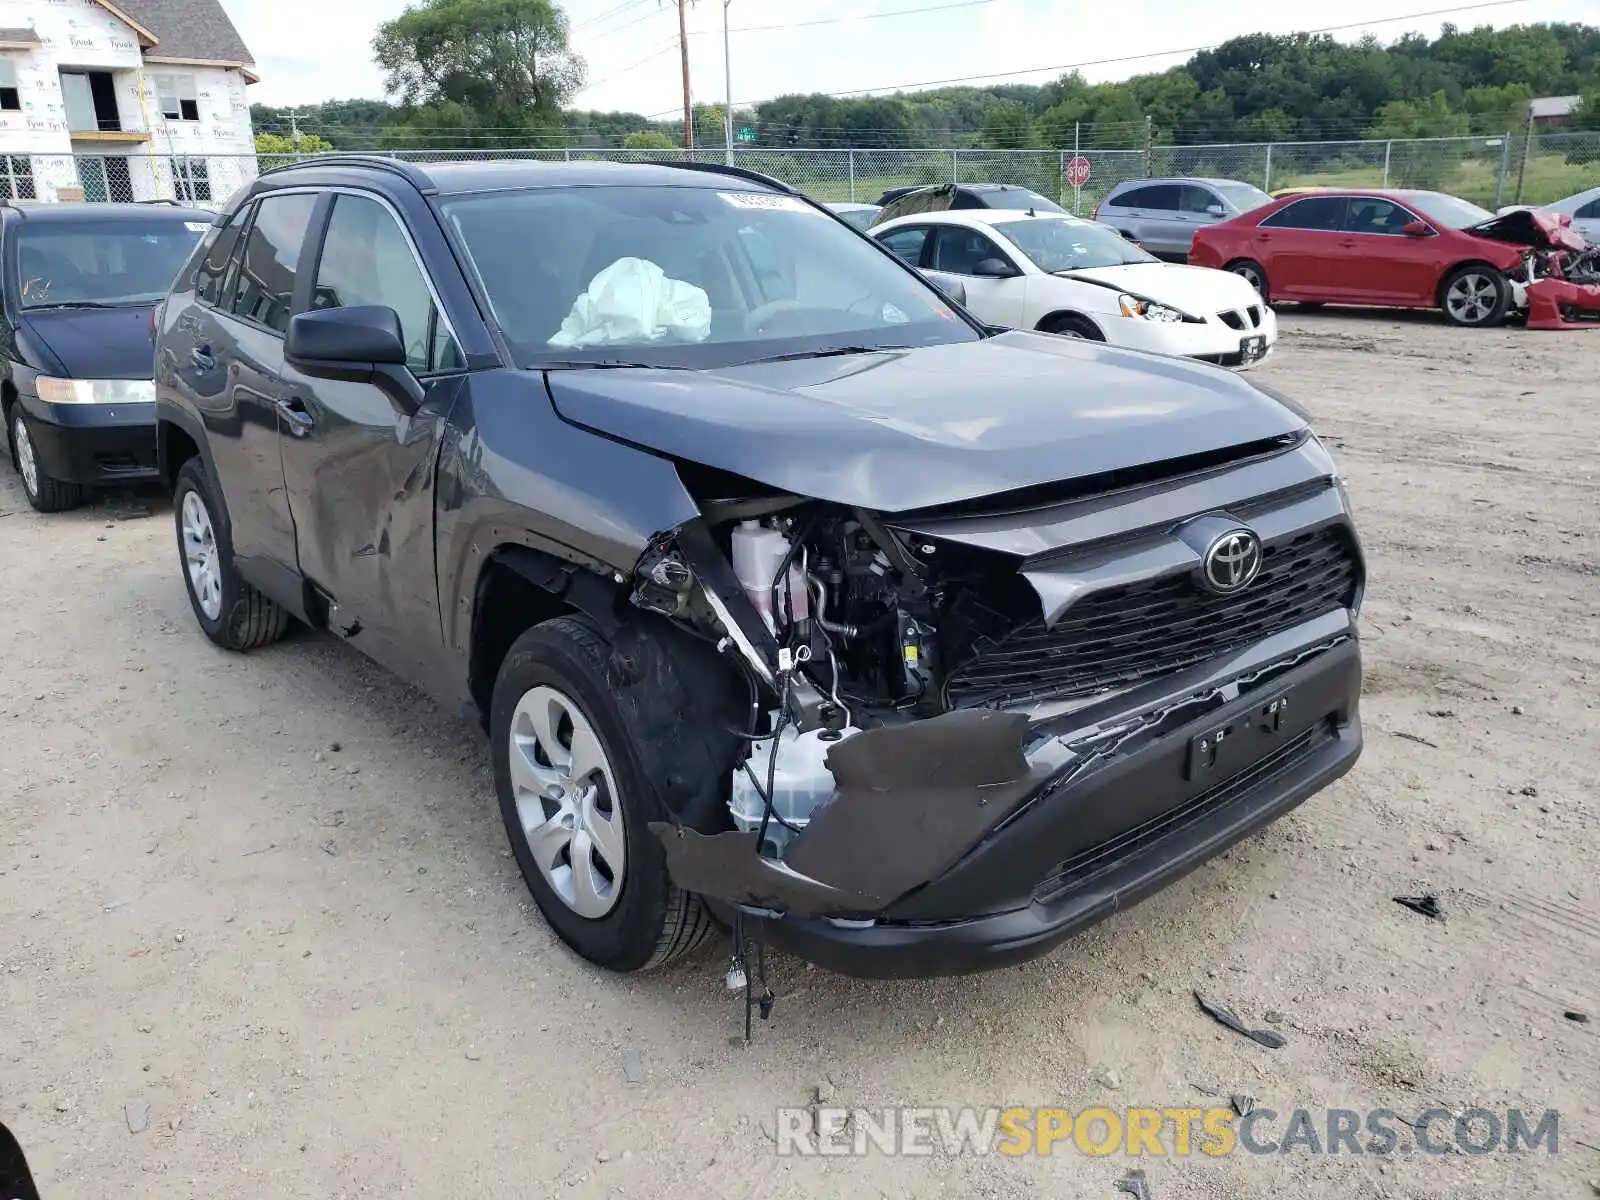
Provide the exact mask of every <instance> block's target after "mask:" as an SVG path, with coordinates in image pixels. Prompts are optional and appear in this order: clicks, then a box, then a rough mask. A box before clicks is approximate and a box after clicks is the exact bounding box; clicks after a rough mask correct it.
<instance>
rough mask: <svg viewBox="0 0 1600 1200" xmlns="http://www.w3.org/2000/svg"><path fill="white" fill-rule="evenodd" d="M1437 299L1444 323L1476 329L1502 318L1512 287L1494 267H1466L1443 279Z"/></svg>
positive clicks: (1497, 321) (1495, 323)
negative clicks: (1442, 312)
mask: <svg viewBox="0 0 1600 1200" xmlns="http://www.w3.org/2000/svg"><path fill="white" fill-rule="evenodd" d="M1439 298H1440V307H1441V308H1442V309H1443V310H1444V319H1445V320H1446V321H1448V322H1450V324H1452V325H1464V326H1467V327H1469V328H1473V329H1477V328H1482V327H1483V326H1485V325H1498V324H1499V323H1500V322H1501V321H1503V320H1504V319H1505V315H1506V309H1507V308H1508V307H1509V306H1510V304H1511V285H1510V284H1509V283H1507V282H1506V277H1505V276H1504V275H1502V274H1501V273H1500V272H1499V271H1497V270H1495V269H1494V268H1493V267H1489V266H1482V265H1478V264H1469V265H1467V266H1464V267H1457V268H1456V269H1455V270H1454V271H1451V272H1450V274H1449V275H1447V276H1445V280H1444V283H1443V284H1442V285H1441V286H1440V288H1439Z"/></svg>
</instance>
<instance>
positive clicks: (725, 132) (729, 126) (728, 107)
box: [722, 0, 733, 167]
mask: <svg viewBox="0 0 1600 1200" xmlns="http://www.w3.org/2000/svg"><path fill="white" fill-rule="evenodd" d="M732 3H733V0H722V86H723V94H722V137H723V141H724V142H725V143H726V146H727V148H726V149H725V150H724V152H723V153H724V155H725V156H726V158H727V163H728V166H730V167H731V166H733V56H732V55H731V54H729V53H728V5H730V4H732Z"/></svg>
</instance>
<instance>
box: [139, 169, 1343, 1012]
mask: <svg viewBox="0 0 1600 1200" xmlns="http://www.w3.org/2000/svg"><path fill="white" fill-rule="evenodd" d="M156 387H157V406H158V416H159V422H160V439H159V441H160V461H161V466H162V470H163V472H164V474H165V477H166V479H167V480H168V482H169V483H170V485H171V486H172V488H173V491H174V513H175V525H176V537H177V549H178V555H177V559H178V567H179V570H180V575H181V578H182V580H183V583H184V586H185V588H186V589H187V592H188V596H189V600H190V603H191V607H192V608H193V611H194V614H195V618H196V620H197V622H198V624H199V626H200V628H201V629H202V630H203V631H204V633H205V634H206V636H208V637H209V638H210V639H211V640H212V641H214V642H216V643H217V644H218V645H220V646H223V647H226V648H229V649H233V650H249V649H252V648H256V647H260V646H264V645H266V644H267V643H269V642H272V641H274V640H275V639H277V638H279V637H280V636H281V635H282V634H283V633H284V632H285V631H286V630H287V629H288V628H289V627H290V625H291V624H292V623H303V624H306V625H310V626H312V627H314V628H317V629H326V630H328V631H331V632H332V633H334V634H335V635H337V636H338V637H340V638H343V639H345V640H347V641H348V642H349V643H350V644H351V645H352V646H354V647H356V648H357V649H359V650H361V651H362V652H364V653H365V654H367V655H369V656H371V657H372V658H373V659H375V660H376V661H378V662H380V663H382V664H384V665H386V666H387V667H389V668H390V669H392V670H393V671H395V672H396V673H398V674H399V675H401V676H402V677H403V678H405V679H407V680H409V681H411V682H413V683H414V684H416V685H417V686H419V687H421V688H423V689H426V690H427V691H429V692H430V693H432V694H433V695H434V696H435V697H437V698H438V699H439V700H440V702H441V703H443V704H445V705H447V706H448V707H449V708H450V709H451V710H452V711H464V712H467V713H469V714H471V715H472V716H473V717H475V719H476V720H478V721H479V722H480V723H481V724H482V726H483V728H484V729H485V730H486V731H487V733H488V736H489V739H490V747H491V753H492V756H493V764H494V779H495V787H496V791H497V794H498V799H499V804H500V809H501V812H502V815H503V818H504V821H505V825H506V828H507V832H508V834H509V836H510V841H511V845H512V847H513V850H514V852H515V855H516V860H517V863H518V865H519V866H520V868H521V870H522V873H523V875H524V877H525V878H526V881H527V884H528V887H529V889H530V890H531V892H532V895H533V897H534V899H535V901H536V902H537V903H538V906H539V908H540V909H541V911H542V912H543V914H544V916H545V917H546V919H547V920H548V921H549V923H550V925H551V926H552V927H553V928H554V929H555V931H556V932H557V933H558V934H559V935H560V937H561V938H562V939H563V940H564V941H565V942H567V943H568V944H569V945H570V946H571V947H572V948H573V949H575V950H576V951H577V952H578V953H579V954H581V955H583V956H584V957H586V958H588V959H590V960H592V961H594V962H596V963H599V964H602V965H604V966H606V967H609V968H613V969H616V970H620V971H631V970H638V969H642V968H646V967H651V966H655V965H658V964H660V963H663V962H666V961H668V960H670V959H673V958H675V957H677V956H679V955H681V954H683V953H685V952H687V951H688V950H690V949H692V948H693V947H694V946H695V945H697V944H698V943H700V942H701V941H702V940H704V939H705V938H706V937H707V935H708V934H709V933H710V932H711V931H712V930H713V929H714V928H715V927H716V924H717V920H718V919H720V920H721V921H722V922H724V923H727V924H730V925H732V926H733V927H734V929H735V931H736V934H737V935H739V936H738V937H736V940H737V941H741V942H742V943H743V944H745V945H748V943H749V941H750V940H751V939H753V938H754V939H759V940H760V943H761V944H762V945H765V944H766V943H767V942H768V941H770V942H772V943H773V944H776V945H782V946H787V947H789V948H790V949H792V950H793V951H795V952H797V953H799V954H801V955H804V956H806V957H807V958H810V959H812V960H814V961H816V962H818V963H822V964H824V965H826V966H829V967H832V968H835V969H838V970H841V971H845V972H853V973H857V974H863V975H880V976H905V975H928V974H937V973H943V972H957V971H967V970H976V969H981V968H986V967H994V966H1000V965H1003V964H1006V963H1009V962H1015V961H1017V960H1019V959H1023V958H1027V957H1030V956H1033V955H1037V954H1040V953H1043V952H1044V951H1046V950H1048V949H1049V948H1050V947H1052V946H1054V945H1055V944H1057V943H1059V942H1060V941H1061V940H1063V939H1064V938H1066V937H1068V936H1069V935H1071V934H1072V933H1074V932H1075V931H1077V930H1079V929H1082V928H1083V927H1085V926H1086V925H1088V924H1090V923H1092V922H1094V921H1096V920H1098V919H1100V918H1102V917H1104V916H1106V915H1108V914H1110V913H1112V912H1114V911H1115V910H1117V909H1118V908H1120V907H1124V906H1126V905H1129V904H1132V903H1133V902H1134V901H1136V900H1138V899H1139V898H1140V897H1142V896H1144V895H1146V894H1148V893H1150V892H1152V891H1154V890H1156V889H1158V888H1160V887H1162V886H1163V885H1165V884H1167V883H1168V882H1170V881H1172V880H1174V879H1177V878H1178V877H1180V876H1181V875H1183V874H1184V873H1185V872H1187V871H1189V870H1190V869H1192V868H1194V867H1195V866H1197V865H1199V864H1200V863H1202V862H1204V861H1206V860H1207V859H1209V858H1211V857H1212V856H1214V855H1216V854H1217V853H1219V852H1220V851H1222V850H1223V849H1225V848H1226V847H1228V846H1229V845H1231V844H1233V843H1234V842H1236V841H1237V840H1239V839H1240V838H1242V837H1245V836H1246V835H1247V834H1249V833H1251V832H1252V831H1253V830H1256V829H1258V828H1260V827H1261V826H1263V825H1265V824H1267V823H1268V822H1271V821H1272V820H1274V819H1275V818H1277V817H1279V816H1281V815H1282V814H1283V813H1285V812H1287V811H1289V810H1290V809H1291V808H1293V807H1294V806H1295V805H1297V804H1299V803H1300V802H1301V801H1303V800H1305V799H1306V798H1307V797H1309V796H1311V795H1313V794H1314V793H1316V792H1317V791H1318V790H1320V789H1321V788H1323V787H1325V786H1326V785H1327V784H1329V783H1330V782H1331V781H1333V780H1334V779H1336V778H1338V777H1339V776H1340V775H1342V774H1343V773H1344V772H1346V771H1347V770H1349V769H1350V767H1351V766H1352V764H1353V763H1354V762H1355V761H1356V758H1357V756H1358V754H1359V752H1360V748H1361V726H1360V720H1359V712H1358V701H1359V694H1360V683H1361V669H1360V651H1359V641H1358V634H1357V623H1356V614H1357V611H1358V608H1359V605H1360V601H1361V596H1362V591H1363V587H1364V579H1365V575H1364V566H1363V559H1362V554H1361V548H1360V544H1359V541H1358V539H1357V536H1356V532H1355V529H1354V526H1353V524H1352V521H1351V516H1350V511H1349V507H1348V504H1347V501H1346V496H1345V491H1344V488H1343V485H1342V483H1341V480H1340V477H1339V475H1338V473H1337V471H1336V469H1335V466H1334V463H1333V462H1332V461H1331V459H1330V458H1329V456H1328V454H1327V452H1326V451H1325V450H1324V448H1323V447H1322V445H1321V444H1320V443H1319V442H1318V441H1317V439H1316V437H1315V436H1314V435H1313V434H1312V432H1311V430H1310V429H1309V427H1308V423H1307V417H1306V414H1305V413H1304V411H1303V410H1301V409H1300V408H1299V407H1297V406H1296V405H1295V404H1294V403H1293V402H1292V401H1290V400H1288V399H1286V398H1283V397H1280V396H1277V395H1275V394H1273V393H1272V392H1271V391H1269V390H1268V389H1266V388H1263V387H1259V386H1252V385H1250V384H1249V383H1247V382H1245V381H1244V380H1242V379H1240V378H1238V377H1236V376H1235V375H1234V374H1233V373H1231V372H1229V371H1226V370H1222V369H1219V368H1216V367H1213V366H1209V365H1205V364H1198V363H1193V362H1188V361H1184V360H1180V359H1175V358H1168V357H1163V356H1154V355H1145V354H1141V353H1137V352H1133V351H1126V350H1120V349H1116V348H1113V347H1109V346H1106V345H1102V344H1097V343H1093V342H1087V341H1075V340H1068V339H1063V338H1055V337H1050V336H1048V335H1043V334H1036V333H1030V332H1001V331H996V330H994V329H991V328H989V327H986V326H984V325H982V324H980V323H979V322H977V321H976V320H974V319H973V318H972V317H971V316H970V315H969V314H967V313H966V312H965V311H964V310H962V309H961V308H959V307H957V306H956V305H954V304H953V303H952V302H951V301H949V300H948V299H947V298H946V297H945V296H944V295H943V294H942V293H941V292H940V291H939V290H938V289H937V288H936V287H934V286H933V285H932V284H931V283H930V282H929V281H928V280H926V279H925V278H923V277H922V276H920V275H919V274H918V273H917V272H916V271H914V270H913V269H912V268H910V267H908V266H906V265H905V264H904V263H902V262H901V261H900V260H899V259H897V258H896V257H895V256H894V255H893V254H892V253H890V252H889V251H888V250H885V249H883V248H882V247H879V246H877V245H876V244H874V243H873V242H871V241H870V240H868V239H864V238H862V237H860V236H859V235H858V234H856V233H855V232H854V231H852V230H850V229H849V228H848V227H846V226H845V225H844V224H843V223H842V222H840V221H838V220H837V219H835V218H834V217H833V216H832V215H831V214H829V213H827V212H826V211H825V210H824V209H822V208H821V207H819V206H817V205H814V204H812V203H811V202H810V201H808V200H806V199H805V198H803V197H802V196H800V195H798V194H796V193H794V192H792V191H790V190H789V189H787V188H786V187H784V186H783V185H782V184H779V183H777V182H775V181H773V180H770V179H767V178H765V177H763V176H760V175H756V174H752V173H749V172H744V171H739V170H734V169H731V168H725V167H720V166H704V165H691V164H682V165H674V166H667V165H628V166H623V165H617V164H604V163H572V164H535V163H516V162H510V163H506V162H501V163H476V164H448V165H445V164H440V165H430V166H428V167H426V168H423V167H420V166H417V165H413V164H408V163H401V162H395V161H391V160H388V159H375V158H367V157H363V156H329V157H322V158H318V159H315V160H310V161H308V162H305V163H301V164H297V165H294V166H291V167H286V168H283V169H281V170H277V171H273V172H271V173H268V174H266V175H263V176H262V177H261V178H260V179H258V180H256V181H255V182H254V183H252V184H251V185H250V186H249V188H248V189H246V190H245V191H244V192H243V193H242V194H241V195H240V196H239V197H237V198H236V199H235V200H234V201H233V202H232V203H231V204H230V205H229V207H228V208H227V209H226V210H224V211H223V212H222V213H220V214H219V215H218V216H217V218H216V222H215V225H214V227H213V228H212V229H211V230H210V231H209V232H208V233H207V235H206V237H205V239H204V241H203V244H202V246H201V247H200V249H199V250H198V251H197V252H196V254H195V257H194V259H193V260H192V261H191V262H190V263H189V264H188V265H187V266H186V267H185V269H184V270H183V271H182V272H181V273H180V275H179V276H178V279H177V282H176V284H175V290H174V292H173V294H172V295H171V296H170V297H169V299H168V301H167V302H166V304H165V305H164V307H163V309H162V311H161V315H160V323H159V331H158V340H157V361H156ZM733 978H734V974H733V973H730V982H732V980H733Z"/></svg>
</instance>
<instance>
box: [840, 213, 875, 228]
mask: <svg viewBox="0 0 1600 1200" xmlns="http://www.w3.org/2000/svg"><path fill="white" fill-rule="evenodd" d="M879 211H880V210H879V209H876V208H846V209H843V210H840V211H837V212H835V214H834V215H835V216H837V217H838V218H839V219H840V220H841V221H843V222H844V223H845V224H847V225H854V226H855V227H856V228H857V229H861V230H866V229H871V228H872V227H873V226H874V225H876V224H877V223H878V213H879Z"/></svg>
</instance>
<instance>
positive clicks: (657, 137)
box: [622, 129, 678, 150]
mask: <svg viewBox="0 0 1600 1200" xmlns="http://www.w3.org/2000/svg"><path fill="white" fill-rule="evenodd" d="M622 148H623V149H624V150H676V149H677V148H678V143H677V142H675V141H673V140H672V139H671V138H669V137H668V136H667V135H666V134H664V133H662V132H661V131H660V130H659V129H636V130H634V132H632V133H630V134H628V135H627V136H626V137H624V138H623V139H622Z"/></svg>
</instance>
